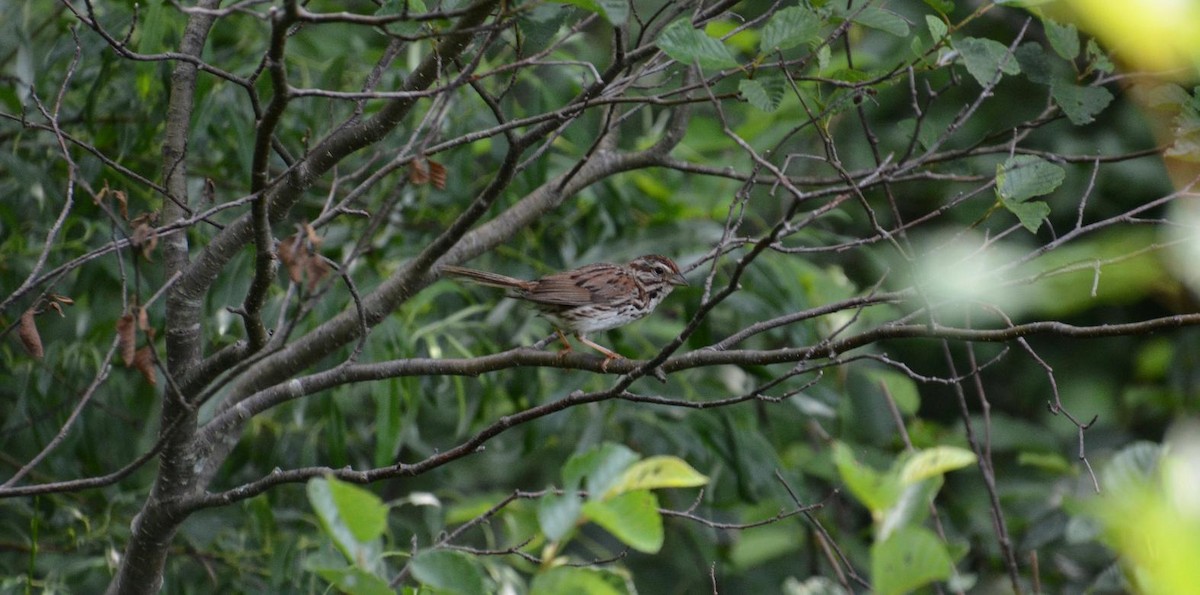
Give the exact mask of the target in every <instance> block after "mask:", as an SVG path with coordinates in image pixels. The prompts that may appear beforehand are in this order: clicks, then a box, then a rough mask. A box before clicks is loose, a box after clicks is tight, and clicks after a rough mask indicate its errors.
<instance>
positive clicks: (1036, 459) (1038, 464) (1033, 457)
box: [1017, 452, 1071, 475]
mask: <svg viewBox="0 0 1200 595" xmlns="http://www.w3.org/2000/svg"><path fill="white" fill-rule="evenodd" d="M1017 464H1018V465H1020V466H1022V467H1033V468H1035V469H1041V470H1042V471H1048V472H1050V473H1057V474H1060V475H1066V474H1068V473H1070V472H1071V463H1070V462H1068V461H1067V459H1065V458H1063V456H1062V455H1060V454H1058V453H1052V452H1021V453H1018V454H1017Z"/></svg>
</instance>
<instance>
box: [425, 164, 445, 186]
mask: <svg viewBox="0 0 1200 595" xmlns="http://www.w3.org/2000/svg"><path fill="white" fill-rule="evenodd" d="M427 161H428V163H429V179H430V180H432V181H433V187H434V188H437V189H438V190H445V189H446V166H444V165H442V164H440V163H438V162H436V161H433V160H427Z"/></svg>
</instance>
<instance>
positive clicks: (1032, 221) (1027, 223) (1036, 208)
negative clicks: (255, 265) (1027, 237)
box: [1001, 200, 1050, 233]
mask: <svg viewBox="0 0 1200 595" xmlns="http://www.w3.org/2000/svg"><path fill="white" fill-rule="evenodd" d="M1001 202H1002V203H1003V204H1004V208H1006V209H1008V210H1009V212H1011V213H1012V214H1014V215H1016V216H1017V219H1018V220H1019V221H1020V222H1021V226H1022V227H1024V228H1025V229H1028V230H1029V232H1030V233H1037V231H1038V229H1040V228H1041V227H1042V222H1044V221H1045V220H1046V217H1048V216H1049V215H1050V205H1048V204H1046V203H1045V202H1044V201H1040V200H1031V201H1028V202H1013V201H1011V200H1001Z"/></svg>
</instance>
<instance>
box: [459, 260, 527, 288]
mask: <svg viewBox="0 0 1200 595" xmlns="http://www.w3.org/2000/svg"><path fill="white" fill-rule="evenodd" d="M441 272H442V274H443V275H449V276H451V277H458V278H460V279H466V280H468V281H472V282H474V283H478V284H480V285H487V286H488V287H499V288H501V289H526V288H527V286H528V285H529V282H528V281H525V280H522V279H517V278H514V277H508V276H505V275H500V274H497V273H489V272H487V271H477V270H475V269H468V268H463V267H456V266H454V265H449V264H446V265H442V267H441Z"/></svg>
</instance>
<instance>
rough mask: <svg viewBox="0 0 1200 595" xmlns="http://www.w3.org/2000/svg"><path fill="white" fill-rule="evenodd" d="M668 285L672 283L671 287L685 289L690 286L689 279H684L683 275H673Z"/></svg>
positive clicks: (668, 280)
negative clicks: (675, 286) (682, 287)
mask: <svg viewBox="0 0 1200 595" xmlns="http://www.w3.org/2000/svg"><path fill="white" fill-rule="evenodd" d="M667 283H670V284H671V285H682V286H685V287H686V286H687V284H688V282H687V279H684V278H683V273H675V274H674V275H671V277H670V278H669V279H667Z"/></svg>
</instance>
